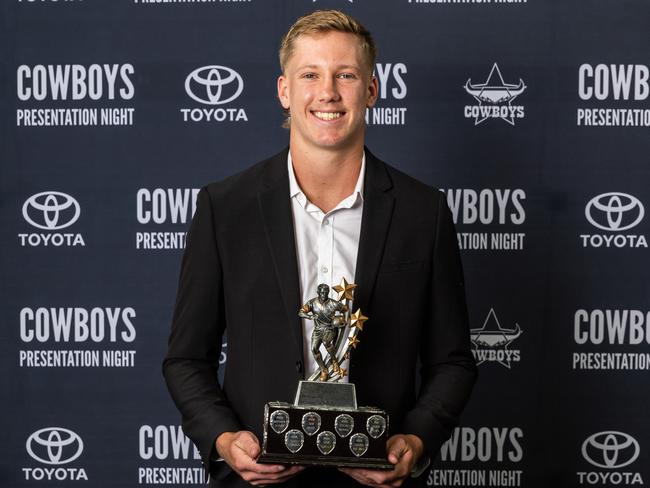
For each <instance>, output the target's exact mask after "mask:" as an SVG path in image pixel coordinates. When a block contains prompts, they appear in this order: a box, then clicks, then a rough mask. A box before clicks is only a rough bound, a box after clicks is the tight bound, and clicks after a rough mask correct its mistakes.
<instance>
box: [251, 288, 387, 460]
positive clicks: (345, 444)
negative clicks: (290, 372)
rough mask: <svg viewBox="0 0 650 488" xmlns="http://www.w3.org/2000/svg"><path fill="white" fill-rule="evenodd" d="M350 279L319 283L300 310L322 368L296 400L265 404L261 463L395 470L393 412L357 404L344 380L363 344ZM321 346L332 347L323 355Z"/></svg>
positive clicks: (351, 386)
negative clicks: (389, 450)
mask: <svg viewBox="0 0 650 488" xmlns="http://www.w3.org/2000/svg"><path fill="white" fill-rule="evenodd" d="M356 286H357V285H356V284H354V283H348V282H347V281H346V280H345V278H343V279H342V280H341V283H340V284H339V285H337V286H334V287H333V289H334V291H335V292H337V294H338V299H336V300H335V299H332V298H330V297H329V291H330V287H329V286H328V285H326V284H320V285H318V288H317V293H318V296H317V297H315V298H312V299H311V300H309V301H308V302H307V303H306V304H304V305H303V306H302V307H301V308H300V310H299V311H298V315H299V316H300V317H301V318H304V319H310V320H313V321H314V330H313V332H312V336H311V352H312V355H313V357H314V359H315V360H316V363H317V364H318V369H317V370H316V372H314V373H313V374H312V375H311V376H310V377H309V378H308V380H306V381H300V382H299V384H298V388H297V391H296V396H295V399H294V402H293V403H285V402H270V403H267V404H266V405H265V407H264V439H263V443H262V453H261V454H260V456H259V458H258V459H257V461H258V462H260V463H283V464H303V465H319V466H346V467H355V468H373V469H392V468H393V465H392V464H391V463H389V462H388V459H387V458H386V440H387V436H388V415H387V414H386V412H385V411H383V410H380V409H378V408H374V407H358V406H357V395H356V390H355V386H354V384H352V383H341V382H340V380H342V379H343V378H344V377H345V376H347V370H346V369H344V368H343V367H342V366H341V365H342V364H343V361H344V360H346V359H349V358H350V351H351V348H356V347H357V345H358V344H359V339H358V335H359V332H360V331H362V330H363V326H364V322H365V321H366V320H368V317H364V315H363V314H362V313H361V310H360V309H357V311H356V312H354V313H351V306H352V300H353V293H354V288H355V287H356ZM321 345H322V346H323V347H324V348H325V351H327V355H326V358H325V359H324V358H323V354H322V353H321Z"/></svg>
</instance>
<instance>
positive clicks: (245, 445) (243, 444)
mask: <svg viewBox="0 0 650 488" xmlns="http://www.w3.org/2000/svg"><path fill="white" fill-rule="evenodd" d="M236 445H237V447H239V448H240V449H241V450H242V451H244V452H245V453H246V454H247V455H248V456H249V457H251V458H252V459H255V458H257V456H259V454H260V443H259V441H258V440H257V437H255V434H253V433H252V432H248V431H245V432H242V435H241V436H240V437H239V439H237V442H236Z"/></svg>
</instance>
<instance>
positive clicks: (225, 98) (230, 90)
mask: <svg viewBox="0 0 650 488" xmlns="http://www.w3.org/2000/svg"><path fill="white" fill-rule="evenodd" d="M232 83H235V85H234V86H233V85H232ZM243 89H244V80H242V77H241V76H239V73H237V72H236V71H235V70H233V69H230V68H227V67H225V66H216V65H214V66H203V67H202V68H198V69H195V70H194V71H192V72H191V73H190V74H189V75H188V77H187V78H186V79H185V91H186V92H187V94H188V95H189V96H190V97H191V98H192V99H193V100H196V101H197V102H201V103H206V104H208V105H223V104H224V103H228V102H232V101H233V100H234V99H235V98H237V97H238V96H239V95H240V94H241V92H242V90H243Z"/></svg>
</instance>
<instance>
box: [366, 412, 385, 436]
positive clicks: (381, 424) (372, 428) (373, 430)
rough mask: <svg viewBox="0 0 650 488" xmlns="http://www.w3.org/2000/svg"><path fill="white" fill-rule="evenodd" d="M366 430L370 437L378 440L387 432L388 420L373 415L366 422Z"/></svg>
mask: <svg viewBox="0 0 650 488" xmlns="http://www.w3.org/2000/svg"><path fill="white" fill-rule="evenodd" d="M366 430H367V431H368V434H370V437H372V438H373V439H377V438H378V437H381V436H382V435H383V433H384V432H386V419H385V418H384V417H382V416H381V415H373V416H372V417H369V418H368V420H367V421H366Z"/></svg>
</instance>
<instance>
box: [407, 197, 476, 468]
mask: <svg viewBox="0 0 650 488" xmlns="http://www.w3.org/2000/svg"><path fill="white" fill-rule="evenodd" d="M439 193H440V196H439V200H438V210H437V219H436V223H435V237H434V248H433V259H432V269H431V273H432V274H431V281H430V283H431V303H430V308H429V320H428V321H426V322H425V323H424V324H423V327H424V330H423V331H422V345H421V348H420V361H421V370H420V377H421V385H420V392H419V395H418V398H417V401H416V403H415V406H414V408H413V409H411V410H410V411H409V412H408V413H407V415H406V418H405V420H404V424H403V431H404V432H403V433H405V434H415V435H417V436H418V437H420V438H421V439H422V441H423V443H424V448H425V452H426V454H427V455H428V456H429V458H430V459H431V460H433V459H435V458H436V456H437V454H438V451H439V449H440V446H441V445H442V444H443V443H444V442H445V441H446V440H447V439H448V438H449V436H450V435H451V432H452V430H453V429H454V427H456V426H457V425H458V421H459V417H460V414H461V412H462V410H463V408H464V407H465V404H466V403H467V401H468V399H469V395H470V392H471V390H472V387H473V386H474V382H475V381H476V377H477V372H478V371H477V368H476V361H475V360H474V356H473V355H472V351H471V348H470V340H469V320H468V316H467V306H466V303H465V286H464V279H463V270H462V266H461V262H460V252H459V250H458V241H457V237H456V231H455V228H454V223H453V220H452V217H451V212H450V211H449V208H448V207H447V204H446V200H445V197H444V194H443V193H442V192H439Z"/></svg>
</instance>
